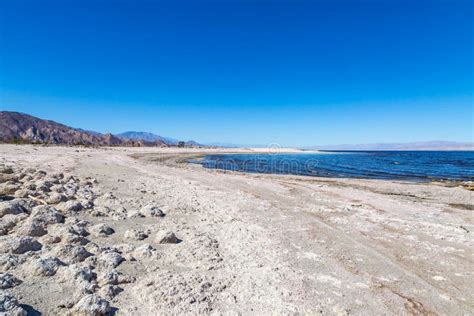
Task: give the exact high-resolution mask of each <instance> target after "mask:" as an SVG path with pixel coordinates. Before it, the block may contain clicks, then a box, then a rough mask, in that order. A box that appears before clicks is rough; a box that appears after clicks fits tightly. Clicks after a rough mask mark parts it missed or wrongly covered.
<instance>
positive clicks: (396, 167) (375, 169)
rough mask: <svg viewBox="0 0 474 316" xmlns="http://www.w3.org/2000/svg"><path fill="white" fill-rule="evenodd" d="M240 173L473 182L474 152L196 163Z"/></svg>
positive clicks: (255, 157) (216, 158)
mask: <svg viewBox="0 0 474 316" xmlns="http://www.w3.org/2000/svg"><path fill="white" fill-rule="evenodd" d="M195 162H197V163H200V164H202V165H203V166H204V167H206V168H211V169H224V170H233V171H242V172H254V173H255V172H256V173H275V174H294V175H308V176H319V177H339V178H341V177H344V178H365V179H400V180H417V181H430V180H435V179H436V180H463V181H474V152H467V151H466V152H460V151H445V152H443V151H383V152H381V151H366V152H361V151H357V152H350V151H349V152H326V153H323V154H314V153H311V154H226V155H208V156H206V157H204V159H202V160H197V161H195Z"/></svg>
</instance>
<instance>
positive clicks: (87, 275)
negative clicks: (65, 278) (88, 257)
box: [70, 265, 97, 282]
mask: <svg viewBox="0 0 474 316" xmlns="http://www.w3.org/2000/svg"><path fill="white" fill-rule="evenodd" d="M70 269H71V271H72V274H73V276H74V278H75V279H78V280H80V281H86V282H91V281H92V280H95V279H96V278H97V274H96V273H95V272H94V271H92V269H91V268H89V267H78V266H76V265H71V266H70Z"/></svg>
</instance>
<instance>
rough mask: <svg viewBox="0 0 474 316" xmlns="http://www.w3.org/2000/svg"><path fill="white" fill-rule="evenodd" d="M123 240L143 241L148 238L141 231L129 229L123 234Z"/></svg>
mask: <svg viewBox="0 0 474 316" xmlns="http://www.w3.org/2000/svg"><path fill="white" fill-rule="evenodd" d="M124 238H125V239H131V240H143V239H145V238H148V235H147V234H146V233H145V232H144V231H141V230H136V229H129V230H127V231H126V232H125V235H124Z"/></svg>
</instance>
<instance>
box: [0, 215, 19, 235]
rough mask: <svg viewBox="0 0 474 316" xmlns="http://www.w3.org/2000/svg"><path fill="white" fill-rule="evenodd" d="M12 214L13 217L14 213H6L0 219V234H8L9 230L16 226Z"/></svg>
mask: <svg viewBox="0 0 474 316" xmlns="http://www.w3.org/2000/svg"><path fill="white" fill-rule="evenodd" d="M12 216H13V217H15V216H14V215H7V216H4V217H3V218H2V220H0V236H4V235H8V233H9V232H10V230H12V229H13V227H15V226H16V223H17V221H16V219H15V218H12Z"/></svg>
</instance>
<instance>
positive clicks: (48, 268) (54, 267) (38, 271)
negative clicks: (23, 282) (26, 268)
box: [33, 257, 65, 276]
mask: <svg viewBox="0 0 474 316" xmlns="http://www.w3.org/2000/svg"><path fill="white" fill-rule="evenodd" d="M64 265H65V264H64V263H63V262H62V261H61V260H59V259H58V258H56V257H48V258H45V259H39V260H38V261H37V262H36V263H35V265H34V268H33V273H34V274H35V275H41V276H52V275H55V274H56V271H58V269H59V267H60V266H64Z"/></svg>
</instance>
